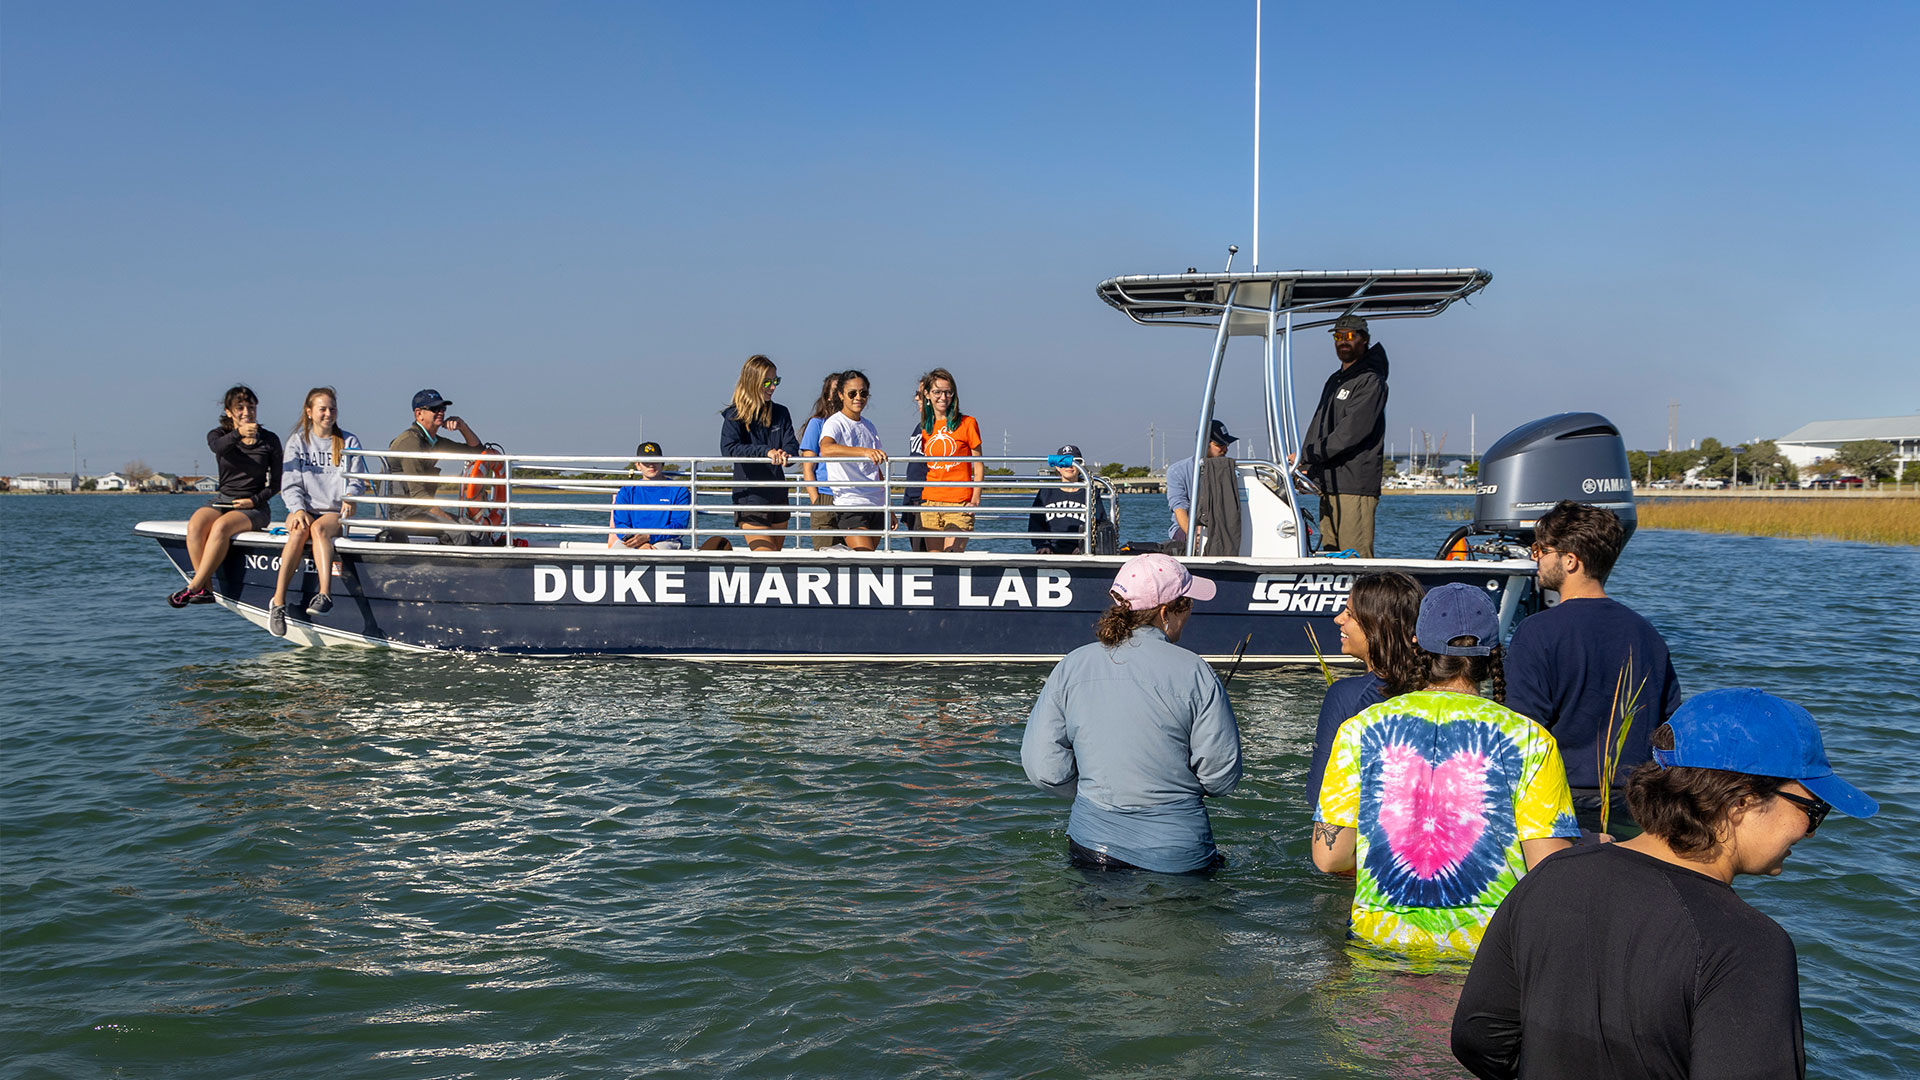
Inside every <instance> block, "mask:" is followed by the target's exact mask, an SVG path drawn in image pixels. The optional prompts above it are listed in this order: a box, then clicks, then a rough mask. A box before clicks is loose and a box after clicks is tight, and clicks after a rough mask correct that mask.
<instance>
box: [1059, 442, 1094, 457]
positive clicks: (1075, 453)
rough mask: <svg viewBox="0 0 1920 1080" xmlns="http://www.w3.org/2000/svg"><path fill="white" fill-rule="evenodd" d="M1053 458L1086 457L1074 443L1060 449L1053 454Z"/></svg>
mask: <svg viewBox="0 0 1920 1080" xmlns="http://www.w3.org/2000/svg"><path fill="white" fill-rule="evenodd" d="M1053 456H1054V457H1086V455H1085V454H1082V453H1081V452H1080V448H1079V447H1077V446H1075V445H1073V444H1072V443H1068V444H1067V445H1065V446H1063V447H1061V448H1060V449H1058V450H1055V451H1054V452H1053Z"/></svg>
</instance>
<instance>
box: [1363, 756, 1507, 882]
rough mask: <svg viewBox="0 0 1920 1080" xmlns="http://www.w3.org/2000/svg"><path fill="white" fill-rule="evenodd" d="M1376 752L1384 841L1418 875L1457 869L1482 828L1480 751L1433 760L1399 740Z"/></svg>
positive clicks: (1431, 876)
mask: <svg viewBox="0 0 1920 1080" xmlns="http://www.w3.org/2000/svg"><path fill="white" fill-rule="evenodd" d="M1381 756H1382V758H1383V759H1384V761H1383V765H1384V768H1382V770H1381V777H1380V779H1381V785H1380V827H1381V830H1382V831H1383V832H1384V833H1385V834H1386V841H1387V846H1388V847H1390V848H1392V850H1393V854H1394V856H1395V857H1396V858H1397V859H1398V860H1399V861H1401V862H1402V863H1404V864H1405V865H1406V867H1407V869H1409V870H1411V871H1412V872H1413V874H1414V876H1415V877H1418V878H1421V879H1423V880H1428V881H1431V880H1433V879H1434V878H1436V877H1439V876H1441V875H1443V874H1450V873H1452V872H1454V871H1456V870H1458V869H1459V867H1460V864H1461V863H1462V862H1463V861H1465V859H1466V857H1467V855H1468V854H1469V853H1470V852H1472V851H1473V846H1474V844H1476V843H1477V842H1479V840H1480V834H1481V833H1483V832H1485V831H1486V828H1487V819H1486V805H1487V757H1486V755H1485V754H1481V753H1478V752H1475V751H1461V752H1459V753H1456V754H1454V755H1453V756H1452V757H1450V758H1448V759H1447V760H1446V761H1444V762H1442V763H1441V764H1440V765H1438V766H1434V765H1429V764H1428V763H1427V760H1426V759H1425V758H1424V757H1422V756H1421V755H1420V752H1419V751H1418V750H1415V749H1414V748H1412V747H1410V746H1405V745H1400V746H1387V747H1385V748H1384V753H1383V754H1382V755H1381Z"/></svg>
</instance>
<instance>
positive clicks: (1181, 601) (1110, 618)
mask: <svg viewBox="0 0 1920 1080" xmlns="http://www.w3.org/2000/svg"><path fill="white" fill-rule="evenodd" d="M1108 595H1109V596H1113V606H1112V607H1109V608H1108V609H1107V610H1106V611H1104V612H1101V614H1100V621H1099V622H1096V623H1094V624H1093V636H1094V637H1097V638H1099V639H1100V644H1102V645H1105V646H1106V647H1107V648H1109V649H1113V648H1118V647H1119V646H1120V645H1121V644H1122V643H1124V642H1125V641H1126V640H1127V639H1128V638H1130V637H1132V636H1133V632H1134V631H1135V630H1138V629H1140V628H1141V627H1143V626H1146V625H1148V624H1149V623H1152V622H1153V617H1154V616H1155V615H1157V614H1159V613H1160V612H1162V611H1165V612H1166V613H1167V614H1169V615H1179V614H1181V613H1182V612H1185V611H1187V610H1189V609H1191V608H1192V607H1193V601H1192V600H1191V599H1189V598H1188V597H1185V596H1176V597H1174V598H1173V599H1172V600H1169V601H1167V602H1166V603H1164V604H1161V605H1160V606H1159V607H1150V608H1145V609H1142V610H1139V611H1135V610H1134V609H1133V608H1130V607H1128V606H1127V602H1126V601H1125V600H1122V599H1120V597H1118V596H1116V595H1114V594H1112V593H1109V594H1108Z"/></svg>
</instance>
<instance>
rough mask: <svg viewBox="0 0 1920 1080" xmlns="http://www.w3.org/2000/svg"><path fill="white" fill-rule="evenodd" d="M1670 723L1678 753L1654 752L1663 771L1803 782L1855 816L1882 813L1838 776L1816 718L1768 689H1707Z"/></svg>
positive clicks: (1668, 751)
mask: <svg viewBox="0 0 1920 1080" xmlns="http://www.w3.org/2000/svg"><path fill="white" fill-rule="evenodd" d="M1667 724H1668V725H1669V726H1670V727H1672V728H1673V749H1671V750H1655V751H1654V752H1653V760H1655V761H1657V762H1659V763H1660V764H1661V765H1662V766H1666V767H1673V766H1680V767H1683V768H1688V769H1719V770H1720V771H1721V772H1737V773H1747V774H1749V775H1752V776H1772V777H1776V778H1778V779H1781V780H1798V781H1799V782H1800V783H1801V784H1802V785H1803V786H1805V787H1806V789H1807V790H1808V791H1811V792H1813V793H1814V794H1815V795H1818V796H1819V797H1820V798H1822V799H1824V800H1826V801H1827V802H1830V803H1832V804H1833V808H1834V809H1835V810H1838V811H1840V812H1841V813H1843V814H1846V815H1848V816H1850V817H1872V816H1873V815H1874V814H1877V813H1879V812H1880V804H1879V803H1877V802H1874V801H1873V800H1872V799H1871V798H1868V797H1867V795H1866V794H1865V793H1864V792H1862V791H1861V790H1860V789H1859V788H1857V787H1854V786H1853V785H1852V784H1849V783H1847V782H1846V781H1845V780H1842V779H1840V778H1839V777H1838V776H1835V775H1834V774H1833V766H1831V765H1829V764H1827V748H1826V746H1825V744H1823V743H1822V742H1821V741H1820V729H1819V728H1818V727H1816V726H1815V725H1814V722H1813V715H1812V714H1811V713H1809V712H1807V710H1805V709H1803V708H1801V707H1800V706H1798V705H1795V704H1794V703H1793V702H1791V701H1785V700H1782V699H1780V698H1777V697H1774V696H1773V695H1772V694H1769V693H1767V692H1766V691H1764V690H1753V689H1747V688H1735V689H1729V690H1708V691H1707V692H1706V693H1704V694H1695V695H1694V696H1693V697H1690V698H1688V699H1687V703H1686V704H1684V705H1682V706H1680V708H1678V709H1676V710H1675V711H1674V714H1673V716H1671V717H1669V718H1668V720H1667Z"/></svg>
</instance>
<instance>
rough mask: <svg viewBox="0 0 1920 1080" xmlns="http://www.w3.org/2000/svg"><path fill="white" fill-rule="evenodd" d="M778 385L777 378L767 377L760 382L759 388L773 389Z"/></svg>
mask: <svg viewBox="0 0 1920 1080" xmlns="http://www.w3.org/2000/svg"><path fill="white" fill-rule="evenodd" d="M779 386H780V380H779V379H767V380H765V381H763V382H762V383H761V384H760V389H762V390H773V389H777V388H778V387H779Z"/></svg>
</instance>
